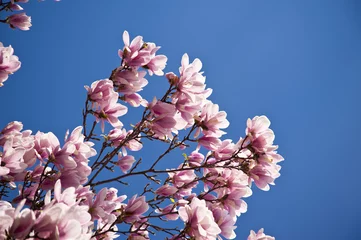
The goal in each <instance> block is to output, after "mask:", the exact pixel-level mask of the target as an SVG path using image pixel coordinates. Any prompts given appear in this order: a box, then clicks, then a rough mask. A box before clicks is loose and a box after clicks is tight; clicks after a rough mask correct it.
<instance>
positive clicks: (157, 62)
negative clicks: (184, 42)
mask: <svg viewBox="0 0 361 240" xmlns="http://www.w3.org/2000/svg"><path fill="white" fill-rule="evenodd" d="M147 48H148V49H149V50H150V55H151V60H150V61H149V62H148V63H147V65H146V66H144V68H146V69H148V73H149V75H150V76H152V75H153V74H155V75H157V76H163V75H164V72H163V69H164V68H165V66H166V65H167V60H168V58H167V57H166V56H164V55H158V56H155V53H156V51H158V49H159V48H160V47H155V44H154V43H148V47H147Z"/></svg>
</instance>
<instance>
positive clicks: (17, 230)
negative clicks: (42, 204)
mask: <svg viewBox="0 0 361 240" xmlns="http://www.w3.org/2000/svg"><path fill="white" fill-rule="evenodd" d="M25 201H26V200H25V199H24V200H22V201H21V202H20V203H19V204H18V206H17V207H16V209H15V212H14V222H13V224H12V226H11V228H10V230H9V234H10V236H12V237H14V238H16V239H24V238H25V237H26V236H27V235H28V234H29V233H30V230H31V228H32V227H33V225H34V223H35V213H34V212H33V211H32V210H30V209H27V208H26V209H23V210H22V211H20V210H21V209H22V208H23V206H24V204H25Z"/></svg>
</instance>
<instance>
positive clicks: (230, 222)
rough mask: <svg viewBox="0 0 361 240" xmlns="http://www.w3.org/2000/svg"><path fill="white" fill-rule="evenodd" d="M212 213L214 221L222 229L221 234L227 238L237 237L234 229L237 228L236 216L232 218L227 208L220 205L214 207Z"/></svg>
mask: <svg viewBox="0 0 361 240" xmlns="http://www.w3.org/2000/svg"><path fill="white" fill-rule="evenodd" d="M212 213H213V217H214V221H215V222H216V223H217V225H218V226H219V228H220V229H221V231H222V232H221V235H222V236H224V237H225V238H226V239H235V238H236V233H235V232H234V229H236V228H237V226H235V224H236V218H232V217H231V215H229V213H228V211H227V210H225V209H222V208H218V207H216V208H213V209H212Z"/></svg>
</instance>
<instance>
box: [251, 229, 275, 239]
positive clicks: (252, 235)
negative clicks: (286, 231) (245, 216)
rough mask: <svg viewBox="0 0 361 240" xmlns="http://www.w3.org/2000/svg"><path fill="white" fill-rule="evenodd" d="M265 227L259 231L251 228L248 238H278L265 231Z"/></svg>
mask: <svg viewBox="0 0 361 240" xmlns="http://www.w3.org/2000/svg"><path fill="white" fill-rule="evenodd" d="M263 231H264V230H263V228H261V229H260V230H259V231H258V232H257V233H255V232H254V231H253V230H251V232H250V234H249V236H248V238H247V240H275V239H276V238H274V237H271V236H269V235H266V234H264V233H263Z"/></svg>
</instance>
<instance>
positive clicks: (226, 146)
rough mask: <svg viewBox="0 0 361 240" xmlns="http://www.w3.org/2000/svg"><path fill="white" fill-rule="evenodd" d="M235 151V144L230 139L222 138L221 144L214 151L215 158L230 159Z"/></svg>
mask: <svg viewBox="0 0 361 240" xmlns="http://www.w3.org/2000/svg"><path fill="white" fill-rule="evenodd" d="M235 151H236V145H235V144H234V143H232V140H230V139H226V140H223V141H222V143H221V145H220V146H219V147H218V148H217V149H216V150H215V151H214V156H215V158H217V159H219V160H224V159H230V158H231V157H232V156H233V153H234V152H235Z"/></svg>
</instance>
